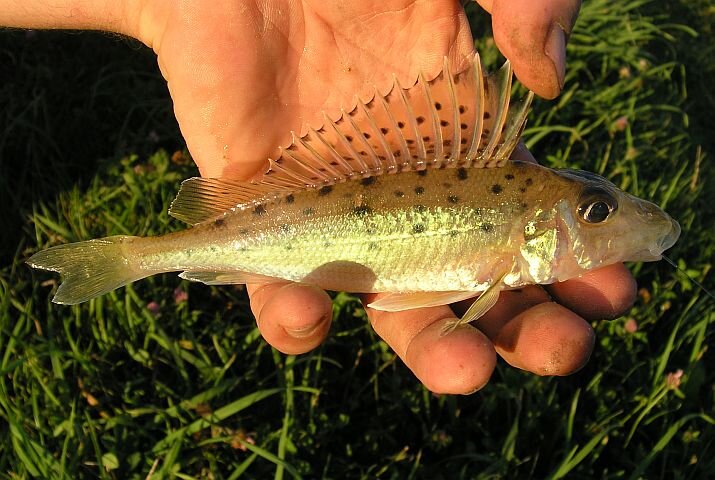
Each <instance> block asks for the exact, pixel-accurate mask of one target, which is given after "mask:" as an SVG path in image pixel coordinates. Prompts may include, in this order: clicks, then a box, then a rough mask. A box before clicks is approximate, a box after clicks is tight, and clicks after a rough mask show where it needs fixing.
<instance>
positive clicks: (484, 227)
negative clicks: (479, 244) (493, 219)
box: [479, 222, 494, 233]
mask: <svg viewBox="0 0 715 480" xmlns="http://www.w3.org/2000/svg"><path fill="white" fill-rule="evenodd" d="M479 229H480V230H481V231H482V232H484V233H489V232H491V231H493V230H494V225H492V224H491V223H489V222H484V223H482V224H481V225H480V226H479Z"/></svg>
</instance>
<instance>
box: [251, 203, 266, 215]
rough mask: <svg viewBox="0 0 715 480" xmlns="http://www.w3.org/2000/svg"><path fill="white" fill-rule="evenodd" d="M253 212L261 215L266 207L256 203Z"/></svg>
mask: <svg viewBox="0 0 715 480" xmlns="http://www.w3.org/2000/svg"><path fill="white" fill-rule="evenodd" d="M253 214H254V215H258V216H262V215H265V214H266V207H265V206H263V205H256V207H255V208H254V209H253Z"/></svg>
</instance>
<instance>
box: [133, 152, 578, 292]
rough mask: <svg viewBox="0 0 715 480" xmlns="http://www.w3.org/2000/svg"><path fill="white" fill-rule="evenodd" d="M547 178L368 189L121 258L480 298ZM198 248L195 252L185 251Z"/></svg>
mask: <svg viewBox="0 0 715 480" xmlns="http://www.w3.org/2000/svg"><path fill="white" fill-rule="evenodd" d="M547 174H548V171H546V170H543V169H539V168H534V167H533V166H531V165H528V164H523V163H514V164H512V165H510V166H508V167H506V168H504V169H500V170H497V171H495V170H490V169H469V170H467V169H461V170H459V169H443V170H429V171H428V170H423V171H419V172H405V173H400V174H397V175H382V176H374V177H367V178H364V179H363V180H362V181H355V182H345V183H341V184H337V185H334V186H329V187H324V188H323V189H319V190H308V191H304V192H300V193H297V194H291V195H290V202H289V201H287V200H286V198H287V196H283V197H278V198H276V199H274V200H271V201H268V202H266V203H263V204H261V205H259V206H256V207H253V208H250V209H245V210H242V211H238V212H235V213H233V214H230V215H228V216H226V217H222V218H221V219H220V220H218V221H215V222H210V223H207V224H205V225H199V226H197V227H195V228H194V229H192V230H189V231H188V232H191V234H187V233H184V232H180V233H178V234H174V235H169V236H166V237H163V238H162V240H161V241H159V242H157V241H155V240H147V239H137V240H134V241H133V242H132V243H131V246H130V244H128V245H127V248H131V253H132V255H134V256H135V257H137V258H139V263H140V265H141V268H142V269H145V270H148V271H175V270H191V271H197V270H203V271H246V272H253V273H257V274H261V275H265V276H269V277H275V278H281V279H286V280H292V281H304V282H309V283H314V284H316V285H319V286H321V287H323V288H326V289H331V290H353V291H360V292H380V291H443V290H473V291H479V290H483V289H484V284H485V283H488V282H489V281H492V280H494V277H495V275H497V274H498V273H501V272H500V270H499V267H501V266H502V265H505V264H509V265H511V264H512V263H513V261H514V248H513V241H512V242H510V238H513V237H514V231H515V230H521V229H523V224H524V223H525V222H526V221H527V220H528V218H529V213H528V212H534V211H535V210H537V209H538V208H539V206H540V205H541V204H542V200H541V198H540V197H541V196H542V195H543V190H544V186H545V184H546V182H545V180H546V178H545V177H546V176H548V175H547ZM552 183H553V179H552ZM560 183H567V182H565V181H561V182H560ZM560 183H559V185H560ZM196 238H201V239H202V240H203V241H202V242H201V243H202V244H203V246H200V247H195V248H191V249H187V244H195V243H196V240H195V239H196ZM297 252H299V253H297ZM502 269H503V268H502Z"/></svg>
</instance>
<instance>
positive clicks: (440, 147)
mask: <svg viewBox="0 0 715 480" xmlns="http://www.w3.org/2000/svg"><path fill="white" fill-rule="evenodd" d="M417 78H418V80H417V81H418V83H420V84H422V91H423V92H424V94H425V100H426V102H427V111H428V112H429V117H430V118H429V120H430V125H432V135H431V137H432V138H431V139H430V141H431V142H432V144H433V145H434V160H433V163H434V165H435V166H436V167H438V168H439V166H440V165H441V164H442V153H443V152H444V143H443V141H442V127H441V126H440V124H439V116H438V115H437V109H436V107H435V106H434V98H433V95H432V91H431V89H430V85H429V83H428V82H427V81H425V77H424V75H423V74H422V72H420V74H419V75H418V77H417ZM426 156H427V153H426V152H425V162H427V158H426Z"/></svg>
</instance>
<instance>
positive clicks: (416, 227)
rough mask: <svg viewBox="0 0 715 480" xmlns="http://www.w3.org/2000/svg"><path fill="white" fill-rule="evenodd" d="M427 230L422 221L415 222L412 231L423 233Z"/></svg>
mask: <svg viewBox="0 0 715 480" xmlns="http://www.w3.org/2000/svg"><path fill="white" fill-rule="evenodd" d="M424 231H425V226H424V225H422V224H421V223H415V224H414V225H412V233H422V232H424Z"/></svg>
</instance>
